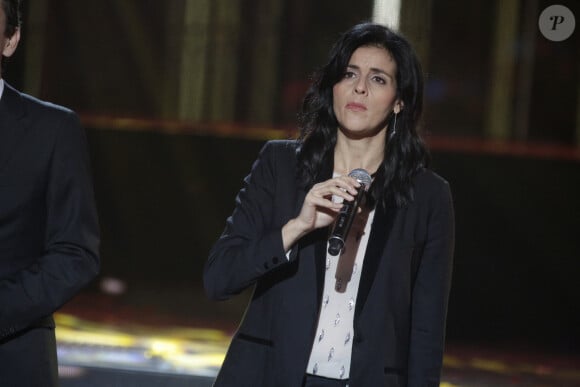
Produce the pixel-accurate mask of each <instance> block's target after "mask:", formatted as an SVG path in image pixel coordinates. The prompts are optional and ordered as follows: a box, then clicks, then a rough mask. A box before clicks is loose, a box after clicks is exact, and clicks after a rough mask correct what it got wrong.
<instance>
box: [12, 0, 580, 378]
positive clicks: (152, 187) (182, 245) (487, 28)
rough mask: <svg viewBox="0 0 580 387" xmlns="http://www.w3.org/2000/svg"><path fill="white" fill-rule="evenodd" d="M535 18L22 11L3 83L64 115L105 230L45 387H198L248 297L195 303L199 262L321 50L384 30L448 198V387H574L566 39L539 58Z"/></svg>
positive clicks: (425, 12)
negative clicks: (96, 263)
mask: <svg viewBox="0 0 580 387" xmlns="http://www.w3.org/2000/svg"><path fill="white" fill-rule="evenodd" d="M557 3H558V4H562V5H565V6H566V7H568V8H569V9H570V10H571V11H572V13H573V14H574V15H575V16H576V18H578V17H579V16H580V4H579V3H578V2H577V1H571V0H569V1H558V2H557ZM397 4H398V5H397ZM551 4H553V3H552V2H549V1H542V0H502V1H499V0H495V1H486V0H471V1H469V2H457V1H452V0H425V1H421V0H402V1H401V2H400V3H399V2H397V1H384V2H383V1H371V0H359V1H357V2H355V3H352V2H337V1H330V0H319V1H310V0H171V1H166V2H162V1H152V0H123V1H113V0H102V1H97V2H85V1H76V0H35V1H26V0H25V1H24V25H23V41H22V45H21V47H20V48H19V51H18V52H17V56H16V57H15V58H13V60H11V61H10V63H9V65H8V67H7V68H6V73H5V79H6V80H7V81H8V82H9V83H11V84H12V85H14V86H16V87H18V88H20V89H22V90H24V91H26V92H28V93H30V94H32V95H35V96H38V97H41V98H43V99H47V100H50V101H52V102H55V103H58V104H63V105H65V106H68V107H70V108H72V109H74V110H75V111H77V112H78V113H79V114H80V115H81V118H82V120H83V123H84V125H85V127H86V129H87V133H88V138H89V145H90V151H91V157H92V166H93V170H94V180H95V190H96V196H97V201H98V207H99V214H100V221H101V227H102V271H101V274H100V276H99V278H98V279H97V280H96V281H95V282H94V283H93V284H92V285H91V286H90V287H89V288H87V289H86V290H85V291H84V292H83V293H81V294H80V295H79V296H78V297H76V298H75V299H73V300H72V301H71V302H70V303H69V304H67V305H66V306H65V307H64V308H63V309H62V310H61V312H60V313H59V314H58V315H57V320H58V321H57V323H58V327H57V335H58V340H59V355H60V363H61V376H62V381H63V382H62V383H63V384H62V385H63V386H64V387H73V386H167V387H170V386H186V385H187V386H209V385H211V378H212V377H213V376H214V375H215V373H216V372H217V369H219V365H220V363H221V360H222V359H223V355H224V352H225V349H226V347H227V344H228V341H229V337H230V335H231V334H232V332H234V330H235V327H236V324H237V323H238V321H239V320H240V318H241V316H242V314H243V310H244V307H245V304H246V300H247V297H248V295H249V293H248V292H246V293H245V294H243V295H242V296H240V297H238V298H237V299H234V300H231V301H228V302H223V303H213V302H210V301H208V300H206V298H205V296H204V295H203V291H202V285H201V271H202V267H203V264H204V262H205V259H206V257H207V252H208V250H209V248H210V246H211V244H212V243H213V242H214V241H215V239H216V238H217V237H218V236H219V234H220V233H221V231H222V229H223V226H224V221H225V219H226V217H227V216H228V215H229V214H230V212H231V210H232V209H233V204H234V197H235V195H236V193H237V191H238V190H239V188H240V187H241V182H242V179H243V177H244V176H245V175H246V174H247V173H248V171H249V169H250V167H251V164H252V162H253V160H254V159H255V157H256V155H257V152H258V151H259V149H260V148H261V146H262V145H263V144H264V142H265V141H266V140H268V139H273V138H292V137H295V136H296V130H295V124H296V111H297V109H298V106H299V105H300V103H301V97H302V95H303V94H304V92H305V90H306V88H307V86H308V77H309V75H310V73H311V72H312V71H313V70H314V69H315V68H316V66H319V65H321V64H323V62H324V61H325V59H326V56H327V52H328V49H329V46H330V44H331V43H332V42H333V41H334V40H335V39H336V38H337V36H338V33H339V32H341V31H344V30H345V29H347V28H348V27H350V26H351V25H352V24H354V23H357V22H359V21H362V20H368V19H371V18H373V17H374V18H375V19H376V20H385V16H388V17H389V20H390V21H389V22H390V23H396V25H398V26H399V28H400V30H401V31H402V32H403V33H404V34H405V35H406V36H407V37H408V38H409V40H411V42H412V43H413V44H414V45H415V47H416V49H417V51H418V54H419V56H420V57H421V60H422V63H423V65H424V72H425V74H426V95H425V105H426V108H425V114H424V120H423V130H424V132H425V134H426V136H425V137H426V140H427V142H428V144H429V145H430V146H431V149H432V153H433V159H434V163H433V167H434V169H435V170H436V171H437V172H439V173H440V174H441V175H443V176H444V177H446V178H447V179H448V180H449V181H450V183H451V185H452V189H453V193H454V199H455V208H456V221H457V239H456V240H457V245H456V256H455V268H454V282H453V288H452V293H451V299H450V305H449V318H448V329H447V332H448V333H447V337H448V346H447V350H446V356H445V369H444V373H443V380H444V383H445V385H446V386H512V385H516V386H517V385H519V386H577V385H580V307H579V306H578V300H579V299H580V280H579V277H580V241H579V240H580V235H579V230H580V202H579V198H580V57H579V55H580V38H579V31H578V29H580V27H577V30H576V31H575V32H574V33H573V34H572V35H571V36H570V37H569V38H568V39H566V40H564V41H561V42H554V41H550V40H548V39H546V38H545V37H544V36H543V35H542V34H541V32H540V31H539V29H538V17H539V15H540V13H541V12H542V10H544V9H545V8H546V7H548V6H549V5H551ZM390 7H392V8H390ZM397 7H399V8H397ZM397 9H398V10H397ZM397 16H398V17H397Z"/></svg>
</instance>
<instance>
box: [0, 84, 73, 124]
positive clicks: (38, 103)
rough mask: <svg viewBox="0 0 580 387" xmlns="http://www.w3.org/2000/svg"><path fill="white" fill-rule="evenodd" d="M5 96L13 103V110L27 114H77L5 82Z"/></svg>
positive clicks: (50, 115)
mask: <svg viewBox="0 0 580 387" xmlns="http://www.w3.org/2000/svg"><path fill="white" fill-rule="evenodd" d="M4 94H5V95H4V96H3V98H6V99H7V101H6V102H7V103H8V104H9V105H12V106H11V108H12V110H15V111H18V110H20V111H22V113H23V114H25V115H33V116H41V117H59V116H60V117H62V116H70V115H75V113H74V112H73V111H72V110H71V109H69V108H67V107H65V106H62V105H58V104H55V103H52V102H49V101H45V100H42V99H40V98H37V97H34V96H32V95H30V94H26V93H24V92H22V91H19V90H17V89H15V88H13V87H11V86H10V85H8V84H5V88H4Z"/></svg>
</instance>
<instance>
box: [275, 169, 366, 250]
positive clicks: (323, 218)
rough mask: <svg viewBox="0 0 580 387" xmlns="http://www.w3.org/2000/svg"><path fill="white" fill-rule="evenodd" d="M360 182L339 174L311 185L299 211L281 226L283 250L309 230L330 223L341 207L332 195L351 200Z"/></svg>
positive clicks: (287, 248)
mask: <svg viewBox="0 0 580 387" xmlns="http://www.w3.org/2000/svg"><path fill="white" fill-rule="evenodd" d="M358 187H360V183H359V182H358V181H356V180H355V179H353V178H352V177H350V176H339V177H335V178H332V179H329V180H326V181H323V182H321V183H317V184H315V185H313V186H312V188H311V189H310V191H308V193H307V194H306V197H305V198H304V203H302V208H301V210H300V213H299V214H298V216H297V217H296V218H293V219H290V220H289V221H288V223H286V224H285V225H284V226H283V227H282V241H283V243H284V250H285V251H288V250H289V249H290V247H291V246H292V245H293V244H294V243H295V242H296V241H297V240H298V239H300V238H301V237H302V236H304V235H306V234H308V233H309V232H311V231H313V230H315V229H317V228H321V227H326V226H328V225H330V224H331V223H332V222H334V219H335V218H336V215H337V214H338V212H339V211H340V209H341V208H342V203H341V202H336V201H333V200H332V199H333V196H334V197H339V198H342V199H343V200H347V201H352V200H354V197H355V196H356V194H357V188H358Z"/></svg>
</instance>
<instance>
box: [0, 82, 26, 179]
mask: <svg viewBox="0 0 580 387" xmlns="http://www.w3.org/2000/svg"><path fill="white" fill-rule="evenodd" d="M20 98H21V97H20V95H19V94H18V92H17V91H16V90H14V89H13V88H12V87H11V86H9V85H8V84H7V83H6V82H5V83H4V93H3V95H2V98H0V173H1V172H2V171H3V169H4V168H5V165H6V164H7V163H8V161H9V160H10V157H12V155H13V154H14V152H15V150H16V148H17V145H18V143H19V142H20V139H21V138H22V137H23V136H24V133H25V131H24V127H23V124H22V119H23V117H24V113H25V111H24V104H23V103H22V101H21V99H20Z"/></svg>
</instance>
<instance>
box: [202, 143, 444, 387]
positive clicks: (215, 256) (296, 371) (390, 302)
mask: <svg viewBox="0 0 580 387" xmlns="http://www.w3.org/2000/svg"><path fill="white" fill-rule="evenodd" d="M331 168H332V167H330V168H328V171H326V173H325V174H326V175H327V178H330V177H331V174H332V169H331ZM414 190H415V197H414V200H413V202H412V203H411V204H410V205H408V206H407V207H404V208H397V207H396V206H394V205H386V206H383V205H379V206H378V207H377V208H376V211H375V217H374V221H373V225H372V230H371V235H370V239H369V243H368V247H367V251H366V254H365V258H364V263H363V269H362V270H363V271H362V274H361V280H360V286H359V292H358V296H357V300H356V305H355V315H354V338H353V349H352V361H351V369H350V384H349V385H350V386H354V387H367V386H373V387H375V386H421V387H425V386H438V385H439V378H440V370H441V365H442V356H443V353H442V352H443V345H444V336H445V319H446V312H447V300H448V294H449V290H450V283H451V271H452V256H453V246H454V218H453V204H452V200H451V193H450V189H449V185H448V184H447V182H445V181H444V180H443V179H442V178H440V177H439V176H437V175H435V174H434V173H433V172H430V171H428V170H422V171H420V172H419V173H418V174H417V176H416V178H415V181H414ZM305 195H306V192H305V190H304V189H302V188H300V186H299V185H298V183H297V180H296V143H295V142H293V141H272V142H269V143H267V144H266V146H265V147H264V148H263V149H262V151H261V153H260V156H259V158H258V160H257V161H256V162H255V163H254V165H253V167H252V172H251V174H250V175H249V176H248V177H247V178H246V179H245V184H244V188H243V189H242V190H241V191H240V193H239V195H238V197H237V198H236V207H235V210H234V212H233V214H232V216H231V217H230V218H228V220H227V224H226V228H225V231H224V232H223V234H222V236H221V237H220V238H219V240H218V241H217V242H216V244H215V245H214V247H213V248H212V251H211V252H210V256H209V259H208V261H207V263H206V267H205V272H204V284H205V288H206V292H207V293H208V295H209V297H211V298H214V299H227V298H229V297H231V296H233V295H235V294H238V293H239V292H241V291H242V290H243V289H245V288H246V287H248V286H251V285H255V289H254V293H253V296H252V299H251V301H250V304H249V305H248V308H247V310H246V313H245V315H244V318H243V321H242V323H241V324H240V326H239V328H238V331H237V332H236V334H235V335H234V337H233V339H232V342H231V344H230V348H229V350H228V353H227V356H226V359H225V360H224V363H223V365H222V368H221V370H220V372H219V375H218V378H217V380H216V383H215V385H216V386H238V387H241V386H248V387H250V386H253V387H256V386H264V387H270V386H276V387H284V386H288V387H297V386H300V385H301V383H302V378H303V376H304V373H305V370H306V365H307V362H308V358H309V355H310V351H311V347H312V342H313V339H314V335H315V329H316V325H317V317H318V312H319V308H320V302H321V292H322V287H323V283H324V271H325V259H326V246H327V244H326V242H327V237H328V229H321V230H317V231H315V232H313V233H311V234H309V235H307V236H306V237H304V238H302V239H301V240H300V241H299V242H298V243H297V244H296V245H295V246H293V247H292V249H291V253H290V259H287V257H286V256H285V251H284V248H283V245H282V236H281V227H282V226H283V225H284V224H285V223H286V222H287V221H288V220H289V219H291V218H293V217H296V216H297V215H298V213H299V211H300V208H301V206H302V203H303V201H304V197H305Z"/></svg>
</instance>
